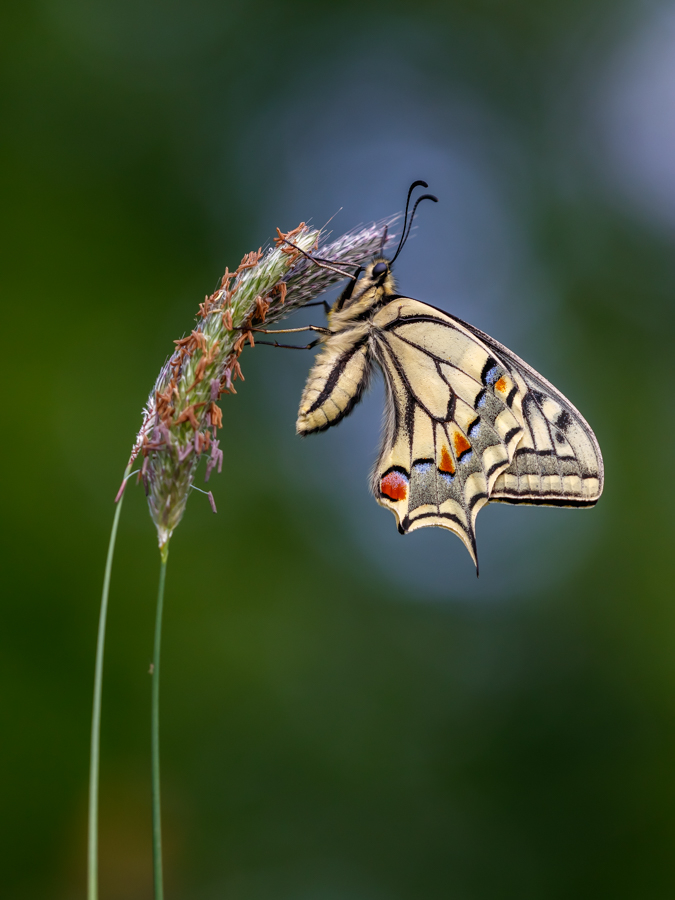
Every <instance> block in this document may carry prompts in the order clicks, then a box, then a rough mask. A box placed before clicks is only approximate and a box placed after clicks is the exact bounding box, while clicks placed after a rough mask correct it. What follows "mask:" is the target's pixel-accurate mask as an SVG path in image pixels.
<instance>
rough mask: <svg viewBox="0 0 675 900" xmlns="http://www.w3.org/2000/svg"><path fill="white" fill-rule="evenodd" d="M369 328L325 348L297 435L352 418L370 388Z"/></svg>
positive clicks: (309, 385) (312, 378)
mask: <svg viewBox="0 0 675 900" xmlns="http://www.w3.org/2000/svg"><path fill="white" fill-rule="evenodd" d="M371 366H372V363H371V358H370V353H369V348H368V331H367V329H366V327H365V326H363V325H360V326H358V327H357V328H352V329H348V330H346V331H344V332H340V333H338V334H335V335H332V336H331V337H329V338H328V340H327V341H326V342H325V343H324V344H323V346H322V349H321V352H320V353H319V355H318V356H317V358H316V360H315V362H314V365H313V366H312V369H311V371H310V373H309V377H308V379H307V384H306V385H305V389H304V391H303V393H302V399H301V400H300V409H299V411H298V420H297V422H296V426H295V427H296V431H297V432H298V434H303V435H306V434H312V433H313V432H315V431H324V430H325V429H326V428H330V427H331V425H337V423H338V422H339V421H340V420H341V419H343V418H344V417H345V416H346V415H348V414H349V413H350V412H351V410H352V409H353V408H354V406H355V405H356V404H357V403H358V402H359V400H360V399H361V395H362V394H363V392H364V390H365V389H366V387H367V386H368V379H369V377H370V372H371Z"/></svg>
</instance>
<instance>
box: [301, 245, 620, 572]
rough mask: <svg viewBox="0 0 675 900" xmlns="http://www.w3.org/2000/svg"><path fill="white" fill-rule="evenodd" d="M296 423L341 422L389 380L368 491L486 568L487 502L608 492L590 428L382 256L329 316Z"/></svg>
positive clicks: (402, 527) (403, 527)
mask: <svg viewBox="0 0 675 900" xmlns="http://www.w3.org/2000/svg"><path fill="white" fill-rule="evenodd" d="M320 343H321V351H320V353H319V355H318V357H317V359H316V361H315V364H314V366H313V367H312V370H311V372H310V375H309V378H308V380H307V384H306V386H305V389H304V392H303V395H302V400H301V403H300V410H299V414H298V420H297V431H298V433H299V434H302V435H307V434H311V433H313V432H315V431H322V430H325V429H326V428H329V427H331V426H332V425H335V424H337V423H338V422H339V421H341V419H343V418H344V417H345V416H346V415H348V413H349V412H351V410H352V409H353V407H354V406H355V404H356V403H357V402H358V401H359V399H360V398H361V396H362V394H363V392H364V390H365V389H366V388H367V386H368V383H369V380H370V377H371V374H372V371H373V367H374V366H377V367H379V368H380V369H381V371H382V373H383V375H384V381H385V388H386V396H387V415H386V420H385V428H384V436H383V443H382V449H381V452H380V456H379V459H378V462H377V463H376V465H375V467H374V470H373V476H372V482H371V487H372V490H373V493H374V495H375V498H376V499H377V501H378V503H380V505H382V506H384V507H385V508H387V509H390V510H391V511H392V512H393V514H394V515H395V517H396V521H397V524H398V529H399V531H400V532H401V533H403V534H405V533H407V532H409V531H414V530H415V529H417V528H422V527H425V526H430V525H436V526H440V527H443V528H447V529H449V530H450V531H452V532H453V533H455V534H456V535H457V536H458V537H459V538H460V539H461V540H462V541H463V542H464V544H465V546H466V547H467V549H468V550H469V553H470V554H471V556H472V558H473V560H474V562H476V561H477V554H476V538H475V521H476V516H477V514H478V512H479V510H480V509H481V508H482V507H483V506H484V505H485V504H486V503H488V502H510V503H526V504H527V503H529V504H541V505H553V506H577V507H584V506H586V507H588V506H593V505H594V504H595V503H596V502H597V500H598V498H599V496H600V494H601V492H602V486H603V465H602V456H601V454H600V449H599V447H598V444H597V441H596V439H595V436H594V435H593V432H592V430H591V429H590V427H589V426H588V424H587V423H586V421H585V420H584V419H583V417H582V416H581V415H580V413H579V412H578V411H577V410H576V409H575V408H574V406H572V404H571V403H570V402H569V401H568V400H567V399H566V398H565V397H563V396H562V394H560V393H559V392H558V391H557V390H556V389H555V388H554V387H553V386H552V385H551V384H549V382H547V381H546V380H545V379H544V378H542V376H541V375H539V374H538V373H537V372H535V371H534V370H533V369H531V368H530V367H529V366H528V365H527V364H526V363H524V362H523V361H522V360H521V359H519V358H518V357H517V356H516V355H515V354H513V353H511V351H509V350H508V349H507V348H506V347H504V346H503V345H502V344H499V343H498V342H497V341H495V340H494V339H492V338H490V337H489V336H488V335H486V334H484V333H483V332H481V331H480V330H479V329H476V328H474V327H473V326H471V325H468V324H467V323H465V322H462V321H461V320H460V319H457V318H455V317H453V316H450V315H449V314H447V313H445V312H443V311H442V310H439V309H436V308H435V307H432V306H429V305H427V304H425V303H421V302H420V301H418V300H413V299H411V298H409V297H403V296H401V295H399V294H397V292H396V285H395V282H394V279H393V276H392V274H391V269H390V263H389V261H388V260H387V259H385V258H384V257H378V258H376V259H375V260H373V261H372V262H371V263H370V264H369V265H368V266H367V267H366V269H365V271H364V272H363V273H362V274H361V277H360V278H358V279H356V278H355V279H354V280H353V281H352V282H351V283H350V285H349V286H348V287H347V289H346V290H345V291H344V293H343V294H342V295H341V297H340V298H339V299H338V300H337V301H336V303H335V305H334V306H333V308H332V309H331V310H330V312H329V314H328V327H327V329H326V333H325V334H323V335H322V337H321V338H320Z"/></svg>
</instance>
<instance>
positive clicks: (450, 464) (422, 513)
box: [372, 298, 523, 559]
mask: <svg viewBox="0 0 675 900" xmlns="http://www.w3.org/2000/svg"><path fill="white" fill-rule="evenodd" d="M372 325H373V341H374V345H375V346H374V353H375V356H376V358H377V360H378V362H379V364H380V366H381V367H382V370H383V372H384V375H385V381H386V385H387V394H388V403H389V413H388V422H387V427H386V429H385V437H384V443H383V448H382V452H381V455H380V459H379V461H378V463H377V466H376V468H375V471H374V473H373V485H372V487H373V491H374V493H375V496H376V498H377V499H378V502H379V503H381V505H383V506H385V507H386V508H388V509H391V511H392V512H393V513H394V515H395V516H396V519H397V521H398V526H399V530H400V531H401V532H403V533H406V532H408V531H413V530H415V529H416V528H421V527H424V526H427V525H440V526H441V527H444V528H448V529H450V530H451V531H453V532H454V533H455V534H457V535H458V536H459V537H460V538H461V539H462V541H463V542H464V543H465V545H466V546H467V548H468V549H469V552H470V553H471V555H472V556H473V558H474V559H475V558H476V541H475V520H476V516H477V514H478V511H479V510H480V508H481V507H482V506H483V505H484V504H485V503H487V502H488V500H489V498H490V493H491V490H492V488H493V485H494V484H495V482H496V480H497V479H498V478H499V476H500V474H501V472H503V471H504V470H505V469H507V468H508V466H509V465H510V463H511V461H512V459H513V457H514V453H515V450H516V447H517V445H518V443H519V441H520V439H521V438H522V435H523V427H522V408H521V404H522V395H523V391H522V388H521V387H520V386H519V384H518V383H517V382H516V381H515V380H514V379H513V377H512V375H511V373H510V371H509V370H508V369H507V367H506V366H505V365H504V364H503V363H502V362H501V361H500V360H499V358H498V357H497V356H496V355H495V354H493V353H491V352H490V350H489V349H488V348H487V347H486V346H485V344H484V343H483V342H482V341H481V340H480V339H477V338H476V336H475V335H473V334H472V333H471V332H470V331H469V330H468V329H467V328H466V327H465V326H464V325H463V324H461V323H458V322H456V321H454V320H453V319H451V318H450V317H449V316H447V315H445V314H444V313H441V312H440V311H438V310H435V309H434V308H433V307H430V306H427V305H426V304H424V303H420V302H419V301H416V300H410V299H405V298H402V299H396V300H393V301H391V302H389V303H388V304H387V305H386V306H385V307H383V308H382V309H381V310H380V311H379V312H378V313H377V314H376V315H375V316H374V318H373V322H372Z"/></svg>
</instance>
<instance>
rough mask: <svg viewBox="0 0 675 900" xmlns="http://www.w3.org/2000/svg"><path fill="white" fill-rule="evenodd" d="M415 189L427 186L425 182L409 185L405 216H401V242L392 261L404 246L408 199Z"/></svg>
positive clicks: (414, 182) (415, 182)
mask: <svg viewBox="0 0 675 900" xmlns="http://www.w3.org/2000/svg"><path fill="white" fill-rule="evenodd" d="M416 187H429V185H428V184H427V183H426V181H413V183H412V184H411V185H410V188H409V190H408V199H407V200H406V201H405V214H404V216H403V231H402V232H401V240H400V241H399V242H398V249H397V250H396V253H395V254H394V259H396V257H397V256H398V255H399V253H400V252H401V249H402V247H403V245H404V244H405V227H406V225H407V223H408V207H409V206H410V197H411V196H412V192H413V191H414V190H415V188H416ZM394 259H392V262H393V261H394Z"/></svg>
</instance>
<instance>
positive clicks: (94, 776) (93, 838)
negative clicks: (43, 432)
mask: <svg viewBox="0 0 675 900" xmlns="http://www.w3.org/2000/svg"><path fill="white" fill-rule="evenodd" d="M130 470H131V465H128V466H127V468H126V470H125V472H124V481H126V479H127V478H128V477H129V472H130ZM123 501H124V493H122V495H121V497H120V498H119V500H118V501H117V508H116V509H115V516H114V518H113V524H112V530H111V532H110V541H109V543H108V558H107V559H106V563H105V574H104V576H103V591H102V592H101V611H100V612H99V616H98V638H97V640H96V667H95V669H94V703H93V710H92V716H91V750H90V756H89V829H88V851H87V900H98V781H99V768H100V755H101V689H102V685H103V651H104V649H105V626H106V620H107V617H108V595H109V593H110V576H111V573H112V564H113V556H114V555H115V542H116V540H117V526H118V524H119V521H120V514H121V512H122V503H123Z"/></svg>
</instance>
